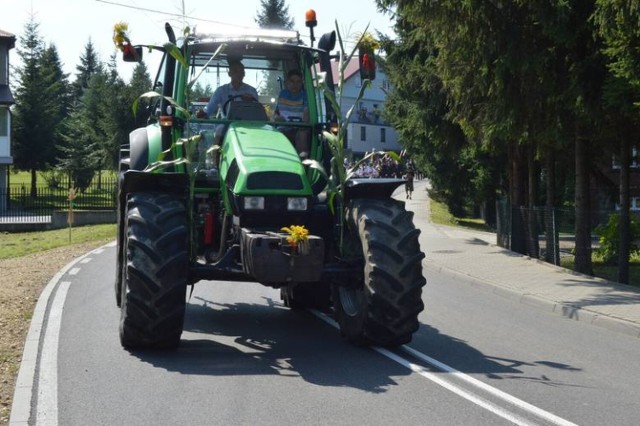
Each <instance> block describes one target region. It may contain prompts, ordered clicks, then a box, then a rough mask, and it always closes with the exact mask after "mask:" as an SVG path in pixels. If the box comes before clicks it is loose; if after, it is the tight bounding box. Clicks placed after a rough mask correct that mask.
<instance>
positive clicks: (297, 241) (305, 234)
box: [281, 225, 309, 254]
mask: <svg viewBox="0 0 640 426" xmlns="http://www.w3.org/2000/svg"><path fill="white" fill-rule="evenodd" d="M281 231H284V232H286V233H287V234H288V235H287V242H288V243H289V244H290V245H291V248H292V249H293V251H294V252H297V253H298V254H305V253H306V252H307V249H308V241H309V230H308V229H307V228H305V227H304V226H303V225H291V226H285V227H283V228H281Z"/></svg>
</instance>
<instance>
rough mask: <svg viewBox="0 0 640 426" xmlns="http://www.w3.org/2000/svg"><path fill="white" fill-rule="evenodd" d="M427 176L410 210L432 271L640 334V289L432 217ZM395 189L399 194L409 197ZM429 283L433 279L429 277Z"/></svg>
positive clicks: (427, 266)
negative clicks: (505, 246)
mask: <svg viewBox="0 0 640 426" xmlns="http://www.w3.org/2000/svg"><path fill="white" fill-rule="evenodd" d="M426 186H427V182H426V181H417V182H415V191H414V192H413V197H412V199H411V200H406V202H407V204H406V205H407V210H411V211H413V212H414V213H415V216H414V223H415V224H416V227H418V228H420V229H421V230H422V233H421V235H420V246H421V248H422V250H423V251H424V253H425V255H426V259H425V261H424V263H423V264H424V265H425V269H426V271H427V272H429V271H431V272H444V273H448V274H452V275H455V276H456V277H458V279H460V280H464V281H466V282H467V283H469V284H470V285H474V286H477V287H481V288H483V289H486V290H487V291H491V292H492V293H494V294H496V295H499V296H502V297H506V298H509V299H513V300H517V301H520V302H521V303H524V304H527V305H531V306H535V307H538V308H540V309H543V310H546V311H550V312H553V313H555V314H558V315H562V316H564V317H566V318H570V319H574V320H577V321H586V322H588V323H591V324H593V325H596V326H599V327H605V328H608V329H610V330H614V331H617V332H621V333H625V334H629V335H632V336H635V337H640V289H637V288H635V287H630V286H625V285H622V284H617V283H612V282H609V281H606V280H603V279H600V278H594V277H589V276H586V275H582V274H577V273H574V272H573V271H571V270H568V269H565V268H561V267H558V266H555V265H551V264H548V263H545V262H542V261H540V260H537V259H532V258H529V257H528V256H523V255H520V254H518V253H515V252H512V251H510V250H505V249H503V248H501V247H498V246H497V245H496V236H495V234H492V233H486V232H474V231H466V230H463V229H460V228H454V227H449V226H442V225H434V224H432V223H430V222H429V211H428V209H429V203H428V196H427V192H426ZM400 189H402V193H400V192H396V197H397V198H398V199H404V189H403V188H400ZM427 285H429V283H428V282H427Z"/></svg>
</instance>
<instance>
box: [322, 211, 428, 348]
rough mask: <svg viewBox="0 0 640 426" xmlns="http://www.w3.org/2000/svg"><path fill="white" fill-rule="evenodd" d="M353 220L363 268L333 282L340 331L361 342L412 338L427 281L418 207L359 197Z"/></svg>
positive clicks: (391, 342) (398, 341)
mask: <svg viewBox="0 0 640 426" xmlns="http://www.w3.org/2000/svg"><path fill="white" fill-rule="evenodd" d="M347 221H348V225H349V229H350V231H351V234H350V238H352V240H353V241H354V242H355V240H357V242H358V243H357V244H353V246H354V247H356V249H355V250H358V249H359V248H361V250H362V252H361V257H359V256H356V257H359V258H360V261H359V262H360V263H361V265H362V271H363V273H362V275H359V276H357V277H353V279H348V280H346V282H340V283H334V284H333V285H332V297H333V301H334V310H335V315H336V320H337V321H338V324H339V325H340V331H341V333H342V334H343V336H345V337H346V338H347V339H348V340H349V341H350V342H352V343H354V344H356V345H379V346H398V345H402V344H405V343H408V342H409V341H411V336H412V334H413V333H414V332H415V331H416V330H418V327H419V323H418V314H419V313H420V312H421V311H422V310H423V309H424V304H423V302H422V287H423V286H424V285H425V283H426V280H425V278H424V277H423V275H422V259H424V257H425V256H424V253H423V252H422V251H420V244H419V242H418V235H419V234H420V230H418V229H416V228H415V226H414V224H413V213H411V212H408V211H407V210H406V209H405V207H404V203H401V202H399V201H396V200H391V199H389V200H380V199H377V200H376V199H371V200H369V199H357V200H354V201H353V202H352V203H351V206H350V208H349V211H348V214H347Z"/></svg>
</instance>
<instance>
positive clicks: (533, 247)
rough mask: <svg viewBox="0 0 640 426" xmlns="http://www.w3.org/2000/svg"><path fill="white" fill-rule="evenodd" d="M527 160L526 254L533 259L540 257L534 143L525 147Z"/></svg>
mask: <svg viewBox="0 0 640 426" xmlns="http://www.w3.org/2000/svg"><path fill="white" fill-rule="evenodd" d="M527 154H528V155H527V162H528V167H527V169H528V172H529V176H528V181H529V185H528V188H529V194H528V195H529V197H528V198H529V200H528V202H527V205H528V209H527V211H528V214H527V228H528V232H527V234H528V244H527V247H528V250H527V251H528V254H529V256H530V257H532V258H534V259H538V258H539V257H540V241H539V240H538V215H537V212H536V204H538V197H537V195H538V173H537V170H538V168H537V167H536V158H535V156H536V148H535V146H534V143H533V142H532V143H531V145H530V146H529V147H528V149H527Z"/></svg>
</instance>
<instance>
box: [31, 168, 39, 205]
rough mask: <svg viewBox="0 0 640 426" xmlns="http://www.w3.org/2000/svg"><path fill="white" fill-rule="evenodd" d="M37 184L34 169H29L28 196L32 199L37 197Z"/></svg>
mask: <svg viewBox="0 0 640 426" xmlns="http://www.w3.org/2000/svg"><path fill="white" fill-rule="evenodd" d="M37 183H38V173H37V171H36V169H31V190H30V194H31V197H32V198H36V197H37V196H38V188H37V186H36V185H37Z"/></svg>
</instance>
